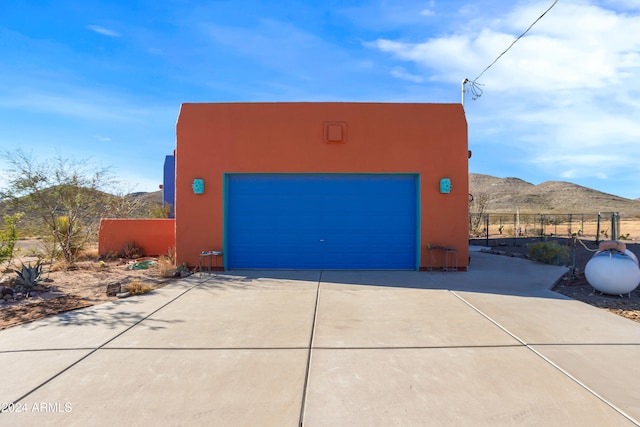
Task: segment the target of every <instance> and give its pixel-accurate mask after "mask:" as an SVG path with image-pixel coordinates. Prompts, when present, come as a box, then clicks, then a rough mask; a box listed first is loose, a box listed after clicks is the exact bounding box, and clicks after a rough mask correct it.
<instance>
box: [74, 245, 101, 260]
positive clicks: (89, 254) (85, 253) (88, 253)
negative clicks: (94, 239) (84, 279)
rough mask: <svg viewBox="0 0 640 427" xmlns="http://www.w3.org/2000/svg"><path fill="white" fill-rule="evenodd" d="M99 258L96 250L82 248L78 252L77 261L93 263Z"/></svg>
mask: <svg viewBox="0 0 640 427" xmlns="http://www.w3.org/2000/svg"><path fill="white" fill-rule="evenodd" d="M99 258H100V253H99V252H98V248H95V247H94V248H83V249H82V250H80V252H78V257H77V261H95V260H97V259H99Z"/></svg>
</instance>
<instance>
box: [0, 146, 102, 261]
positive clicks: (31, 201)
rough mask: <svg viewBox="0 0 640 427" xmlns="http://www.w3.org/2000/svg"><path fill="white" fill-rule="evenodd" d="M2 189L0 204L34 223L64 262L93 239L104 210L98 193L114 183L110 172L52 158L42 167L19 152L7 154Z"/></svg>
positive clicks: (86, 164) (44, 162) (88, 162)
mask: <svg viewBox="0 0 640 427" xmlns="http://www.w3.org/2000/svg"><path fill="white" fill-rule="evenodd" d="M3 157H4V158H5V160H6V163H7V165H8V168H7V170H6V171H5V174H6V183H5V185H6V188H5V189H1V190H0V199H2V200H5V201H8V202H10V204H11V206H12V208H13V209H16V210H20V211H23V212H25V213H26V216H31V217H33V218H34V219H35V220H37V221H38V222H39V223H40V224H41V225H42V226H43V229H44V230H46V232H47V233H48V234H49V236H48V237H49V238H50V239H51V240H52V242H53V244H54V245H53V247H54V249H56V250H59V251H60V252H61V253H62V255H63V256H64V258H65V260H66V261H68V262H74V261H75V259H76V256H77V254H78V251H79V249H80V248H82V246H83V245H84V244H85V243H87V242H88V241H89V240H90V239H91V238H95V236H96V235H97V230H98V226H99V222H100V216H101V211H102V210H103V207H104V200H105V193H103V192H102V191H101V190H102V189H103V188H106V187H107V186H108V185H110V184H111V183H112V179H111V177H110V174H109V169H108V168H103V167H96V166H94V165H93V164H92V163H91V162H90V161H88V160H86V159H84V160H74V159H68V158H63V157H54V158H51V159H46V160H44V161H41V160H38V159H36V158H35V157H34V156H33V155H32V154H29V153H25V152H24V151H22V150H19V149H18V150H14V151H5V152H4V153H3Z"/></svg>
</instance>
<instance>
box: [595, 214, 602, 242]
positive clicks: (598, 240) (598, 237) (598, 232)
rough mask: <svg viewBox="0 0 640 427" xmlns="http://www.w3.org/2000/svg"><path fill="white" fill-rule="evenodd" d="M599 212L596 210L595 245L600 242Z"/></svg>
mask: <svg viewBox="0 0 640 427" xmlns="http://www.w3.org/2000/svg"><path fill="white" fill-rule="evenodd" d="M600 217H601V215H600V212H598V226H597V227H596V245H598V244H600Z"/></svg>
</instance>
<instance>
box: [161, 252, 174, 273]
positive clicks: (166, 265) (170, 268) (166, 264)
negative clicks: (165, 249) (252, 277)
mask: <svg viewBox="0 0 640 427" xmlns="http://www.w3.org/2000/svg"><path fill="white" fill-rule="evenodd" d="M158 269H159V270H160V277H163V278H168V277H173V276H174V275H175V274H176V265H175V263H174V262H173V261H172V259H171V257H169V256H167V255H161V256H160V257H159V258H158Z"/></svg>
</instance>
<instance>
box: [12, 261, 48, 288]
mask: <svg viewBox="0 0 640 427" xmlns="http://www.w3.org/2000/svg"><path fill="white" fill-rule="evenodd" d="M14 271H15V272H16V273H17V274H18V278H17V279H16V282H17V284H18V286H20V287H21V288H22V289H24V290H25V291H26V292H27V295H29V293H30V291H31V290H32V289H33V288H35V287H36V286H38V284H40V283H41V282H43V281H44V279H43V278H42V277H41V276H42V264H40V263H39V262H38V263H36V265H24V264H22V271H20V270H14Z"/></svg>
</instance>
